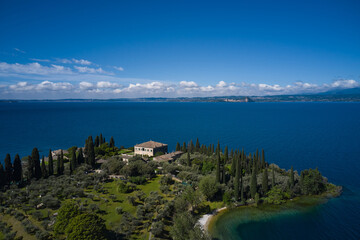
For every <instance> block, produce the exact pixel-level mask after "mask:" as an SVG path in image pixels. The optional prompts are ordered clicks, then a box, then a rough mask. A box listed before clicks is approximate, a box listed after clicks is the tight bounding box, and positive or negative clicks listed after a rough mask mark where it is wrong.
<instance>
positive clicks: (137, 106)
mask: <svg viewBox="0 0 360 240" xmlns="http://www.w3.org/2000/svg"><path fill="white" fill-rule="evenodd" d="M100 133H102V134H103V135H104V136H105V137H106V139H110V137H111V136H114V138H115V144H116V145H117V146H120V145H124V146H126V147H129V146H132V145H134V144H136V143H141V142H143V141H148V140H150V139H151V140H155V141H160V142H164V143H168V144H169V148H170V150H174V148H175V145H176V142H178V141H179V142H180V143H182V142H184V141H190V140H191V139H193V140H194V141H195V140H196V138H197V137H198V138H199V139H200V143H204V144H207V145H208V144H209V143H217V141H218V140H219V141H220V143H221V145H222V147H224V146H225V145H228V146H229V147H230V148H244V149H245V151H246V152H250V151H255V150H256V149H257V148H259V149H261V148H264V149H265V154H266V160H267V161H268V162H273V163H276V164H278V165H279V166H280V167H282V168H287V169H288V168H290V167H291V166H294V168H295V169H298V170H302V169H306V168H315V167H319V170H320V171H321V172H322V174H323V175H324V176H326V177H328V179H329V181H330V182H333V183H335V184H339V185H342V186H344V193H343V195H342V196H341V197H340V198H337V199H332V200H330V201H329V202H328V203H326V204H324V205H321V206H319V207H317V208H315V209H314V210H313V211H311V212H307V213H303V214H292V215H289V216H286V217H284V216H281V217H278V218H274V219H271V220H269V221H266V222H256V223H247V224H240V225H238V226H235V229H236V231H233V232H232V233H231V234H232V235H231V236H227V237H228V238H232V239H260V238H263V239H283V238H287V239H304V238H306V239H360V103H129V102H126V103H121V102H87V103H54V102H24V103H0V158H1V161H3V159H4V158H5V155H6V153H10V154H11V157H12V159H13V157H14V155H15V154H16V153H19V154H20V157H23V156H26V155H30V154H31V150H32V148H33V147H38V148H39V149H40V151H41V154H45V155H47V153H48V151H49V148H52V149H59V148H69V147H71V146H74V145H76V146H83V145H84V142H85V139H86V138H87V137H88V136H89V135H93V136H95V135H97V134H100ZM260 230H261V231H260Z"/></svg>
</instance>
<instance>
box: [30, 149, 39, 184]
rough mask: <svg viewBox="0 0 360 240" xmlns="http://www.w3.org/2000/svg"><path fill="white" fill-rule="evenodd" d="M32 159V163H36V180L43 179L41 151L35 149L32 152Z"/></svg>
mask: <svg viewBox="0 0 360 240" xmlns="http://www.w3.org/2000/svg"><path fill="white" fill-rule="evenodd" d="M31 159H32V161H33V163H34V169H35V178H36V179H39V178H41V166H40V155H39V150H38V149H37V148H34V149H33V150H32V153H31Z"/></svg>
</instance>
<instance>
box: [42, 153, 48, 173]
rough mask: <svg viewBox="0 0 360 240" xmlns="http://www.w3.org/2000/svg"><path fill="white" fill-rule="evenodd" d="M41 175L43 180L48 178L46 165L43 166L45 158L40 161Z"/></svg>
mask: <svg viewBox="0 0 360 240" xmlns="http://www.w3.org/2000/svg"><path fill="white" fill-rule="evenodd" d="M41 175H42V177H43V178H47V177H48V173H47V170H46V165H45V157H44V156H43V157H42V161H41Z"/></svg>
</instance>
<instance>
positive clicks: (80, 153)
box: [77, 148, 85, 165]
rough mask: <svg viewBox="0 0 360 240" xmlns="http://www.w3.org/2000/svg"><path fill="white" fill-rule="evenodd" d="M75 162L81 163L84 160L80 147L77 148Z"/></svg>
mask: <svg viewBox="0 0 360 240" xmlns="http://www.w3.org/2000/svg"><path fill="white" fill-rule="evenodd" d="M77 162H78V165H80V164H83V163H84V162H85V160H84V154H83V150H82V148H79V152H78V156H77Z"/></svg>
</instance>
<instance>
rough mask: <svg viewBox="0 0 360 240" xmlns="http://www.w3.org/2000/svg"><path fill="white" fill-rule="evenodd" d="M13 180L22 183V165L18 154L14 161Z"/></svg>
mask: <svg viewBox="0 0 360 240" xmlns="http://www.w3.org/2000/svg"><path fill="white" fill-rule="evenodd" d="M13 180H14V181H15V182H21V181H22V164H21V160H20V156H19V154H16V155H15V159H14V172H13Z"/></svg>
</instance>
